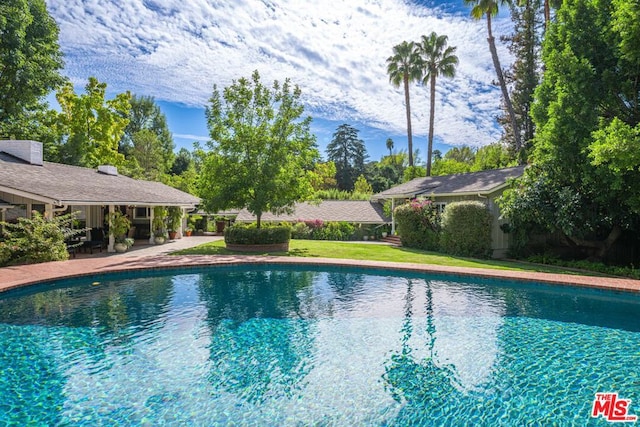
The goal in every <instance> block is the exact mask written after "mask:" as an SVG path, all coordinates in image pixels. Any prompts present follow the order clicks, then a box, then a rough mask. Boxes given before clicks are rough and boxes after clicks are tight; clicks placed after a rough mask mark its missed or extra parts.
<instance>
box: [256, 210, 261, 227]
mask: <svg viewBox="0 0 640 427" xmlns="http://www.w3.org/2000/svg"><path fill="white" fill-rule="evenodd" d="M261 218H262V212H258V213H257V214H256V228H260V219H261Z"/></svg>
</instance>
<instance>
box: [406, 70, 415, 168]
mask: <svg viewBox="0 0 640 427" xmlns="http://www.w3.org/2000/svg"><path fill="white" fill-rule="evenodd" d="M404 102H405V104H406V106H407V142H408V147H409V166H413V137H412V135H411V104H410V103H409V76H408V75H407V74H405V75H404Z"/></svg>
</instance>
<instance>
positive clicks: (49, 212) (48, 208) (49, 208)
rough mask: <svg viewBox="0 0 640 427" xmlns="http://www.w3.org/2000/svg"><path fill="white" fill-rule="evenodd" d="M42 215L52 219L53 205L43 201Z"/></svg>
mask: <svg viewBox="0 0 640 427" xmlns="http://www.w3.org/2000/svg"><path fill="white" fill-rule="evenodd" d="M44 217H45V219H48V220H52V219H53V205H52V204H49V203H45V205H44Z"/></svg>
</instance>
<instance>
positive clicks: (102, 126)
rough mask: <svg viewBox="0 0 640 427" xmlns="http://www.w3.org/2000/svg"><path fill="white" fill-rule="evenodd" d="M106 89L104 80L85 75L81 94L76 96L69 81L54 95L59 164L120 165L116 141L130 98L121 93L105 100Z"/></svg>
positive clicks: (122, 158) (122, 129)
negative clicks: (60, 133) (86, 79)
mask: <svg viewBox="0 0 640 427" xmlns="http://www.w3.org/2000/svg"><path fill="white" fill-rule="evenodd" d="M106 90H107V84H106V83H100V82H99V81H98V79H96V78H95V77H89V82H88V83H87V85H86V86H85V93H84V94H82V95H77V94H76V93H75V91H74V89H73V85H72V84H71V83H67V84H66V85H64V86H63V87H62V89H61V90H60V91H58V93H57V94H56V98H57V100H58V103H59V104H60V108H61V110H62V111H61V112H60V114H59V116H58V125H59V126H60V128H61V129H62V131H63V134H64V139H63V143H62V145H61V147H60V160H61V161H62V162H63V163H66V164H70V165H77V166H84V167H91V168H95V167H97V166H99V165H103V164H109V165H113V166H122V165H123V164H124V161H125V158H124V155H122V154H121V153H119V152H118V143H119V141H120V139H121V138H122V135H123V133H124V129H125V127H126V126H127V123H128V122H129V118H128V115H129V109H130V104H129V99H130V98H131V97H130V95H129V93H128V92H125V93H121V94H118V95H116V96H115V98H113V99H109V100H106V99H105V94H106Z"/></svg>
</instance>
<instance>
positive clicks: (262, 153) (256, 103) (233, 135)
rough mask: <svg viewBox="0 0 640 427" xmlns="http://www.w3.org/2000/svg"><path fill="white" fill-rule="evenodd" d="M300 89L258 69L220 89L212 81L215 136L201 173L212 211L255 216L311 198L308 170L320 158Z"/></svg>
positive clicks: (211, 113) (209, 112)
mask: <svg viewBox="0 0 640 427" xmlns="http://www.w3.org/2000/svg"><path fill="white" fill-rule="evenodd" d="M301 94H302V92H301V90H300V88H299V87H298V86H292V84H291V82H290V81H289V79H286V80H285V81H284V83H280V82H278V81H274V82H273V84H272V85H271V87H267V86H265V85H264V84H263V83H262V82H261V81H260V74H259V73H258V71H254V73H253V75H252V76H251V78H250V79H247V78H241V79H239V80H237V81H234V82H233V83H232V84H231V86H228V87H226V88H224V90H223V91H222V93H220V90H219V89H218V87H217V86H214V89H213V94H212V96H211V98H210V100H209V106H208V107H207V110H206V117H207V126H208V128H209V134H210V136H211V141H210V142H208V144H207V145H208V148H209V152H208V153H206V154H205V158H204V163H203V165H202V171H201V174H200V196H201V197H202V198H203V200H204V204H205V207H206V209H207V210H208V211H210V212H218V211H220V210H224V209H227V208H244V207H246V208H247V209H248V210H249V212H251V213H252V214H254V215H256V217H257V219H258V227H260V218H261V216H262V213H263V212H274V213H278V212H282V211H287V210H290V208H291V207H292V206H293V204H294V203H295V202H296V201H299V200H303V199H306V198H309V197H310V196H311V195H312V193H313V189H312V186H311V178H310V173H309V171H310V170H311V169H312V168H313V164H314V163H315V162H316V161H317V160H318V159H319V157H320V154H319V152H318V150H317V148H316V144H315V137H314V136H313V135H312V134H311V132H310V130H309V126H310V123H311V117H306V118H302V115H303V113H304V107H303V106H302V103H301V102H300V97H301Z"/></svg>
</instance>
